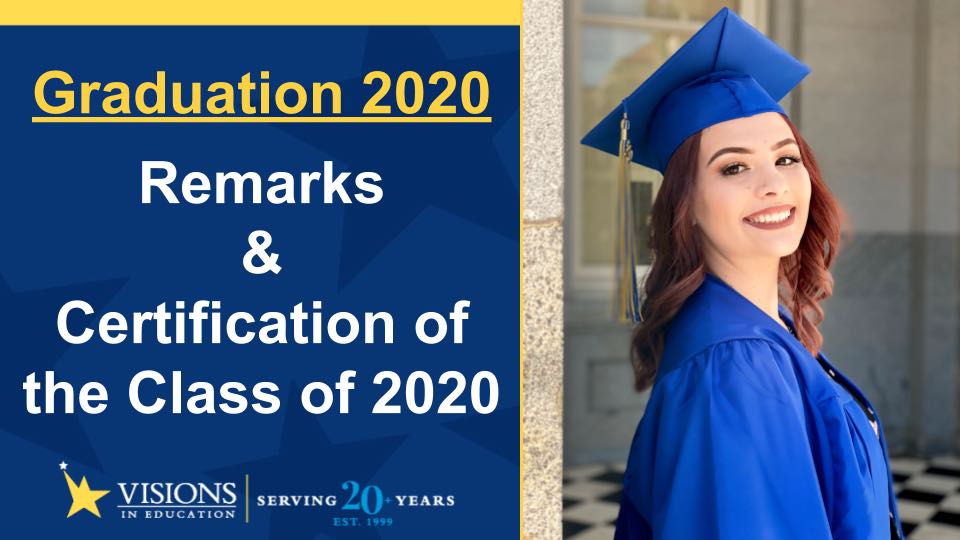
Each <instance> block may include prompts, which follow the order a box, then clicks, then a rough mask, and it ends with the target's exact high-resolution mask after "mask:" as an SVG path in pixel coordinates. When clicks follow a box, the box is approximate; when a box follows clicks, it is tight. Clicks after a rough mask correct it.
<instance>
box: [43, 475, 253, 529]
mask: <svg viewBox="0 0 960 540" xmlns="http://www.w3.org/2000/svg"><path fill="white" fill-rule="evenodd" d="M60 470H61V471H63V476H64V478H66V480H67V487H68V488H69V490H70V498H71V501H72V502H71V505H70V510H69V511H68V513H67V517H68V518H69V517H72V516H73V515H74V514H76V513H78V512H80V511H81V510H86V511H88V512H90V513H91V514H93V515H95V516H97V517H98V518H99V517H101V516H100V508H98V506H97V501H99V500H100V499H102V498H103V497H104V496H106V495H107V494H108V493H110V491H111V490H106V489H92V488H91V487H90V484H88V483H87V477H86V476H82V477H81V478H80V483H79V484H77V482H76V481H75V480H74V479H73V477H72V476H70V473H68V472H67V464H66V463H65V462H60ZM117 491H118V492H119V493H120V495H121V498H122V499H123V500H122V501H119V502H117V503H115V505H113V506H114V507H115V508H117V509H118V510H119V511H120V519H150V520H154V519H234V518H236V516H237V509H238V506H239V502H240V501H239V491H238V489H237V483H236V482H213V483H209V482H143V481H138V482H117ZM247 519H249V517H248V518H247Z"/></svg>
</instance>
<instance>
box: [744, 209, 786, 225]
mask: <svg viewBox="0 0 960 540" xmlns="http://www.w3.org/2000/svg"><path fill="white" fill-rule="evenodd" d="M788 217H790V211H789V210H786V211H783V212H779V213H776V214H763V215H762V216H757V217H753V218H747V221H752V222H753V223H780V222H781V221H784V220H786V219H787V218H788Z"/></svg>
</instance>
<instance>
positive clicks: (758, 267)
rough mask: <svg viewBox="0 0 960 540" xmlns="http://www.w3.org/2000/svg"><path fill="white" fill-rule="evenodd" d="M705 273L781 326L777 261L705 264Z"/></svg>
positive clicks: (714, 262)
mask: <svg viewBox="0 0 960 540" xmlns="http://www.w3.org/2000/svg"><path fill="white" fill-rule="evenodd" d="M707 271H708V272H710V273H712V274H714V275H715V276H717V277H718V278H720V279H722V280H723V281H724V282H725V283H726V284H727V285H730V286H731V287H733V288H734V289H735V290H736V291H737V292H738V293H740V294H741V295H743V296H744V297H745V298H746V299H747V300H749V301H750V302H752V303H753V304H754V305H755V306H757V307H758V308H760V310H761V311H763V312H764V313H766V314H767V315H769V316H770V318H771V319H773V320H774V321H776V322H777V324H779V325H780V326H783V327H784V328H787V326H786V324H785V323H784V322H783V321H782V320H780V311H779V306H780V295H779V290H778V287H777V284H778V280H779V277H780V275H779V272H780V260H779V259H777V260H760V261H751V262H748V263H739V264H738V263H735V262H733V261H730V260H727V259H719V258H718V259H715V260H708V261H707Z"/></svg>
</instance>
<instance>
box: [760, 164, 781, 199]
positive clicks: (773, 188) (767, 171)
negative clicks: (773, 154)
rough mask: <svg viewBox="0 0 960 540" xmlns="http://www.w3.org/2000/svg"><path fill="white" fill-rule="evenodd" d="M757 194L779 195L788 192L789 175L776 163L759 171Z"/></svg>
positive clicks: (762, 195)
mask: <svg viewBox="0 0 960 540" xmlns="http://www.w3.org/2000/svg"><path fill="white" fill-rule="evenodd" d="M758 172H759V173H760V174H758V175H757V178H758V185H757V194H758V195H760V196H761V197H766V196H771V195H772V196H777V195H782V194H784V193H786V192H787V177H786V176H785V175H784V174H783V172H782V171H780V170H779V169H777V167H776V166H775V165H770V166H768V167H765V168H763V170H761V171H758Z"/></svg>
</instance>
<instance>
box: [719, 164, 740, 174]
mask: <svg viewBox="0 0 960 540" xmlns="http://www.w3.org/2000/svg"><path fill="white" fill-rule="evenodd" d="M741 167H742V168H744V169H745V168H746V167H745V166H744V165H743V163H733V164H731V165H727V166H726V167H724V168H723V169H722V170H721V171H720V172H721V174H723V175H724V176H733V175H735V174H740V173H741V172H743V171H742V170H741Z"/></svg>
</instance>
